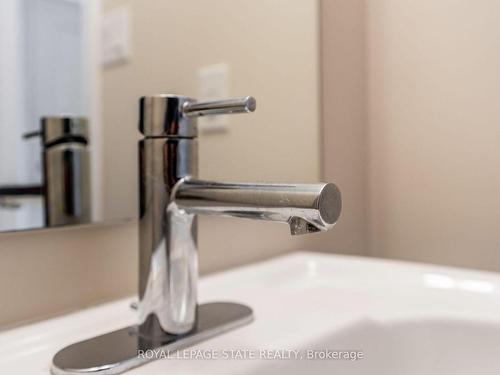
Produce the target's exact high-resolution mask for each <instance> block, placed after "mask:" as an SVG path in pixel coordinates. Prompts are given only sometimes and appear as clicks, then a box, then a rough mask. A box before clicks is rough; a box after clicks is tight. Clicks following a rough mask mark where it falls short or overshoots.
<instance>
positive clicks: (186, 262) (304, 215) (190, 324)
mask: <svg viewBox="0 0 500 375" xmlns="http://www.w3.org/2000/svg"><path fill="white" fill-rule="evenodd" d="M255 108H256V102H255V99H254V98H252V97H244V98H238V99H231V100H222V101H210V102H198V101H195V100H193V99H190V98H187V97H183V96H177V95H159V96H150V97H143V98H141V100H140V119H139V129H140V131H141V133H142V134H143V136H144V138H143V139H142V140H141V141H140V143H139V263H140V264H139V304H138V310H139V324H138V325H137V326H132V327H127V328H124V329H122V330H119V331H115V332H111V333H108V334H106V335H103V336H99V337H97V338H94V339H91V340H87V341H85V342H82V343H79V344H75V345H72V346H70V347H67V348H65V349H63V350H62V351H60V352H59V353H58V354H57V355H56V356H55V357H54V361H53V367H52V372H53V373H54V374H77V373H78V374H79V373H82V372H86V373H87V372H90V373H100V374H101V373H102V374H116V373H119V372H122V371H125V370H127V369H130V368H132V367H135V366H138V365H140V364H142V363H144V362H147V361H150V360H152V359H154V358H151V357H147V356H142V357H141V356H140V353H141V352H142V353H144V351H145V350H148V349H157V348H161V349H162V350H164V351H167V352H170V351H175V350H178V349H180V348H182V347H186V346H189V345H193V344H194V343H196V342H199V341H201V340H205V339H207V338H209V337H212V336H214V335H217V334H220V333H222V332H226V331H228V330H230V329H234V328H236V327H239V326H241V325H243V324H246V323H249V322H250V321H252V319H253V315H252V310H251V309H250V308H249V307H247V306H244V305H240V304H237V303H207V304H202V305H198V303H197V283H198V250H197V240H196V216H197V215H220V216H229V217H239V218H247V219H257V220H269V221H277V222H284V223H288V225H289V226H290V231H291V233H292V234H293V235H296V234H306V233H313V232H318V231H325V230H328V229H330V228H331V227H332V226H333V225H334V224H335V222H336V221H337V219H338V217H339V215H340V210H341V199H340V192H339V190H338V189H337V187H336V186H335V185H334V184H331V183H320V184H260V183H259V184H254V183H245V184H243V183H222V182H212V181H203V180H199V179H197V176H198V147H197V135H198V129H197V117H199V116H205V115H214V114H229V113H245V112H253V111H254V110H255ZM118 342H120V350H117V349H116V348H113V349H112V350H111V349H106V350H108V351H109V353H108V354H105V353H104V354H103V352H102V349H103V348H105V347H109V346H111V347H113V345H114V344H116V343H118ZM124 342H125V344H124ZM98 348H101V349H98ZM99 350H101V351H99ZM82 358H84V360H82Z"/></svg>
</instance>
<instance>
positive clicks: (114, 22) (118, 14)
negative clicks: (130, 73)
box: [101, 5, 131, 66]
mask: <svg viewBox="0 0 500 375" xmlns="http://www.w3.org/2000/svg"><path fill="white" fill-rule="evenodd" d="M130 31H131V28H130V9H129V8H128V6H124V5H123V6H119V7H116V8H114V9H112V10H110V11H108V12H106V13H105V14H104V16H103V18H102V44H101V47H102V63H103V65H105V66H108V65H112V64H116V63H122V62H125V61H127V60H128V59H129V58H130V54H131V33H130Z"/></svg>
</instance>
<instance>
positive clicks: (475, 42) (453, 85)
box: [322, 0, 500, 271]
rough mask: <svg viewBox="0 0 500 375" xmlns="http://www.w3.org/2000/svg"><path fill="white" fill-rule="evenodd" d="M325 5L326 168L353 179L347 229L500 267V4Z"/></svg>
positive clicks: (409, 248) (409, 252) (363, 1)
mask: <svg viewBox="0 0 500 375" xmlns="http://www.w3.org/2000/svg"><path fill="white" fill-rule="evenodd" d="M322 7H323V17H322V19H323V27H322V30H323V45H322V47H323V59H322V62H323V77H324V80H323V84H324V88H323V93H324V97H323V106H324V109H323V113H324V122H325V135H326V136H325V142H326V144H325V155H326V159H325V174H326V176H330V175H331V176H332V177H333V179H334V180H335V179H336V178H337V177H338V180H339V184H340V185H341V186H343V189H342V190H343V193H344V207H345V210H344V215H343V217H342V220H343V222H344V224H345V225H344V227H343V231H342V232H341V233H342V236H343V237H342V238H343V239H345V240H346V241H347V243H348V244H349V245H350V246H353V247H355V248H356V247H357V248H359V249H362V248H364V249H365V251H367V252H368V253H370V254H371V255H374V256H380V257H391V258H402V259H408V260H417V261H424V262H432V263H441V264H450V265H460V266H467V267H476V268H482V269H490V270H496V271H499V270H500V253H499V252H498V250H499V249H500V231H499V230H498V214H499V212H500V198H499V194H498V192H499V191H500V169H499V168H498V165H499V161H500V147H499V146H498V142H499V140H500V126H499V123H500V106H499V104H498V103H499V100H500V99H499V98H500V69H499V66H500V38H499V37H498V35H500V23H499V22H498V14H500V2H498V1H489V0H480V1H458V0H439V1H435V0H418V1H409V0H355V1H351V0H323V1H322ZM329 133H330V134H329ZM341 225H342V223H340V224H339V227H338V229H340V228H341ZM356 236H358V237H359V238H358V239H356ZM349 245H346V246H349ZM363 246H364V247H363Z"/></svg>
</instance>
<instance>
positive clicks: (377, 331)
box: [0, 252, 500, 375]
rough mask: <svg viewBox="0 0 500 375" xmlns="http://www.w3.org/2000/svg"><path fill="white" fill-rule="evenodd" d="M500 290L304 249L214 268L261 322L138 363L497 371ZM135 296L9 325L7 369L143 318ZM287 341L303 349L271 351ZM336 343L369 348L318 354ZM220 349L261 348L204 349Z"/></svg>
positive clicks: (214, 279)
mask: <svg viewBox="0 0 500 375" xmlns="http://www.w3.org/2000/svg"><path fill="white" fill-rule="evenodd" d="M499 291H500V277H499V276H497V275H496V274H494V273H487V272H478V271H469V270H461V269H454V268H445V267H437V266H431V265H422V264H413V263H404V262H394V261H385V260H373V259H368V258H358V257H345V256H336V255H325V254H317V253H309V252H303V253H294V254H292V255H288V256H284V257H281V258H276V259H274V260H271V261H267V262H263V263H260V264H257V265H252V266H248V267H243V268H239V269H235V270H233V271H229V272H224V273H219V274H216V275H212V276H209V277H206V278H204V279H202V281H201V282H200V300H201V302H208V301H235V302H241V303H245V304H248V305H249V306H251V307H252V308H253V309H254V313H255V321H254V322H253V323H251V324H250V325H248V326H245V327H242V328H239V329H237V330H235V331H232V332H229V333H226V334H224V335H221V336H218V337H216V338H214V339H211V340H208V341H205V342H203V343H201V344H199V345H197V346H195V347H192V348H190V349H188V350H186V351H184V352H181V353H179V354H178V356H179V357H183V358H179V359H173V358H169V359H159V360H157V361H154V362H151V363H149V364H147V365H144V366H141V367H138V368H136V369H134V370H131V371H129V372H127V374H130V375H134V374H135V375H138V374H147V375H155V374H168V375H173V374H183V375H186V374H200V373H203V374H255V373H259V374H260V375H262V374H304V373H307V374H310V375H315V374H328V375H331V374H334V373H338V374H343V375H350V374H372V375H373V374H384V375H386V374H405V375H411V374H439V375H448V374H449V375H461V374H479V373H480V374H495V375H496V374H498V373H500V355H499V353H500V292H499ZM131 301H133V298H130V299H127V300H121V301H118V302H114V303H109V304H106V305H101V306H98V307H95V308H91V309H87V310H82V311H80V312H76V313H73V314H69V315H66V316H63V317H59V318H56V319H51V320H47V321H44V322H41V323H37V324H33V325H30V326H25V327H22V328H18V329H14V330H11V331H7V332H4V333H1V334H0V374H10V373H12V374H14V373H23V374H30V375H36V374H48V373H49V369H50V364H51V359H52V356H53V355H54V354H55V353H56V352H57V351H58V350H59V349H61V348H62V347H64V346H66V345H68V344H71V343H74V342H77V341H81V340H82V339H86V338H90V337H93V336H96V335H99V334H102V333H105V332H108V331H112V330H115V329H119V328H122V327H124V326H127V325H131V324H134V323H135V312H134V311H133V310H131V309H130V308H129V305H130V303H131ZM265 350H274V351H265ZM286 350H297V351H298V352H297V356H302V359H287V360H285V359H264V356H265V357H267V358H270V357H273V356H280V355H286V354H287V353H288V352H282V351H286ZM326 351H328V353H329V354H330V356H334V355H335V354H337V355H345V353H344V352H349V353H350V355H353V354H352V353H359V354H356V355H357V356H358V359H357V360H355V361H352V360H345V359H344V360H338V359H337V360H335V359H322V360H319V359H318V360H310V359H307V357H308V355H309V356H311V355H314V356H316V357H323V356H325V353H326ZM335 352H342V353H335ZM294 353H295V352H293V353H291V354H290V356H291V357H292V358H293V357H294V356H295V354H294ZM210 355H212V356H219V357H224V358H225V357H228V356H229V357H230V356H231V355H232V356H233V357H236V358H241V356H247V357H255V358H258V359H232V360H227V359H217V360H214V359H193V357H200V356H204V357H208V356H210ZM361 357H362V359H359V358H361ZM186 358H191V359H186Z"/></svg>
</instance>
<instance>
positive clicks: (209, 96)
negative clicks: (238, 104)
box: [198, 63, 230, 133]
mask: <svg viewBox="0 0 500 375" xmlns="http://www.w3.org/2000/svg"><path fill="white" fill-rule="evenodd" d="M198 78H199V86H200V88H199V95H198V98H199V100H219V99H227V98H229V96H230V95H229V65H228V64H227V63H220V64H214V65H207V66H204V67H201V68H200V69H199V70H198ZM228 125H229V118H228V116H224V115H219V116H206V117H201V118H200V119H199V120H198V127H199V130H200V132H202V133H220V132H225V131H226V130H227V126H228Z"/></svg>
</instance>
